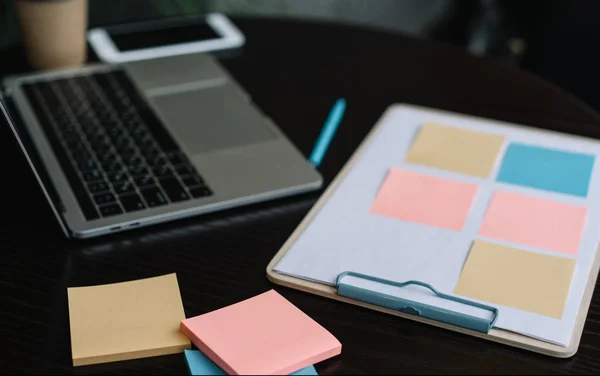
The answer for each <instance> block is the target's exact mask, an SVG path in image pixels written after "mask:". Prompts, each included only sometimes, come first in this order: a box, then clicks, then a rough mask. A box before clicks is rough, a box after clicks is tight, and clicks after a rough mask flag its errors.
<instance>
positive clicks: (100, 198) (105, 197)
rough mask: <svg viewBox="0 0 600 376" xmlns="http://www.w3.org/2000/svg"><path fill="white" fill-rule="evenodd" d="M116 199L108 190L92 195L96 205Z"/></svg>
mask: <svg viewBox="0 0 600 376" xmlns="http://www.w3.org/2000/svg"><path fill="white" fill-rule="evenodd" d="M116 200H117V198H116V197H115V195H113V194H112V193H110V192H107V193H100V194H96V195H94V201H95V202H96V205H106V204H110V203H112V202H115V201H116Z"/></svg>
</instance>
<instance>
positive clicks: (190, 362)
mask: <svg viewBox="0 0 600 376" xmlns="http://www.w3.org/2000/svg"><path fill="white" fill-rule="evenodd" d="M185 363H186V365H187V368H188V372H189V373H190V375H201V376H204V375H206V376H211V375H226V373H225V372H224V371H223V370H222V369H221V368H219V366H217V365H216V364H215V363H214V362H213V361H212V360H210V359H208V357H207V356H206V355H204V354H203V353H202V352H201V351H199V350H185ZM292 375H318V373H317V370H316V369H315V367H314V366H308V367H306V368H302V369H301V370H300V371H296V372H294V373H292Z"/></svg>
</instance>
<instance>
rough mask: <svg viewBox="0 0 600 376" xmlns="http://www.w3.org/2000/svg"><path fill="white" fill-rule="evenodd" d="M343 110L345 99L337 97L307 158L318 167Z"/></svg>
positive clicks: (342, 114)
mask: <svg viewBox="0 0 600 376" xmlns="http://www.w3.org/2000/svg"><path fill="white" fill-rule="evenodd" d="M345 110H346V100H344V99H338V100H337V102H335V105H334V106H333V108H332V109H331V112H330V113H329V117H328V118H327V121H326V122H325V125H324V126H323V129H322V130H321V134H320V135H319V138H318V139H317V143H316V144H315V147H314V149H313V151H312V153H311V155H310V158H308V161H309V162H310V163H312V164H313V165H314V166H315V167H319V165H320V164H321V161H323V157H324V156H325V153H326V152H327V149H328V148H329V144H330V143H331V140H332V139H333V136H334V135H335V132H336V131H337V128H338V126H339V125H340V122H341V121H342V118H343V117H344V111H345Z"/></svg>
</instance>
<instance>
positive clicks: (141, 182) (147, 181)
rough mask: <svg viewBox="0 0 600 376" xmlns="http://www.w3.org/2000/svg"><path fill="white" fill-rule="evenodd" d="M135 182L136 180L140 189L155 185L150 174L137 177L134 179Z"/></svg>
mask: <svg viewBox="0 0 600 376" xmlns="http://www.w3.org/2000/svg"><path fill="white" fill-rule="evenodd" d="M134 180H135V184H137V186H138V187H139V188H143V187H147V186H149V185H154V178H153V177H152V176H151V175H149V174H147V175H143V176H136V177H134Z"/></svg>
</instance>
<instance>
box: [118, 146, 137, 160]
mask: <svg viewBox="0 0 600 376" xmlns="http://www.w3.org/2000/svg"><path fill="white" fill-rule="evenodd" d="M117 151H118V152H119V155H120V156H121V158H129V157H132V156H134V155H136V152H135V149H134V148H132V147H131V146H125V147H122V148H119V149H117Z"/></svg>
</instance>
